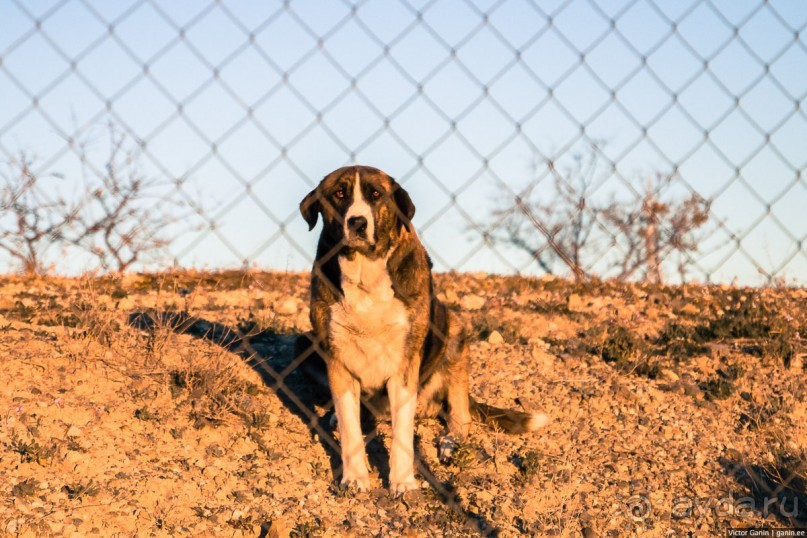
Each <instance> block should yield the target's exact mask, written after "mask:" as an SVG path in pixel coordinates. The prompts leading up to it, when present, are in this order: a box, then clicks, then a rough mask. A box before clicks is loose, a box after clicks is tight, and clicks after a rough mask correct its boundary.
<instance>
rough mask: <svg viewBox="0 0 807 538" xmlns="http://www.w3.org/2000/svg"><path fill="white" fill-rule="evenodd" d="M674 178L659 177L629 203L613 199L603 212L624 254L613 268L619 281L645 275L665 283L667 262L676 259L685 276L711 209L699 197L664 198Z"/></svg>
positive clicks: (644, 277)
mask: <svg viewBox="0 0 807 538" xmlns="http://www.w3.org/2000/svg"><path fill="white" fill-rule="evenodd" d="M674 178H675V176H667V175H662V174H656V176H655V177H654V178H653V180H651V181H648V182H647V183H646V184H645V187H644V189H643V191H642V194H641V197H640V198H639V199H638V200H634V201H633V202H632V203H628V204H619V203H617V202H613V201H612V202H611V203H610V204H608V205H607V206H605V207H604V208H602V209H601V211H600V212H599V213H600V216H601V218H602V220H603V222H604V223H606V226H607V227H608V229H610V230H612V233H613V236H614V241H615V243H617V244H619V245H620V246H621V248H622V251H623V253H622V256H620V259H619V260H618V261H617V262H615V263H614V264H613V267H614V269H615V270H616V273H615V277H616V278H617V279H618V280H630V279H634V278H636V277H637V276H641V277H642V278H643V280H646V281H648V282H661V281H662V270H661V267H662V263H663V262H664V261H665V260H668V259H672V258H673V257H676V256H677V270H678V272H679V274H680V275H681V277H682V279H683V278H684V276H685V274H686V265H687V263H688V262H689V261H691V255H692V253H693V252H695V251H697V250H698V245H697V240H696V235H695V232H696V230H698V229H699V228H701V227H702V226H703V225H704V224H706V222H707V221H708V220H709V209H710V205H709V202H708V201H707V200H704V199H703V198H702V197H701V196H700V195H698V194H697V193H693V194H691V195H690V196H688V197H687V198H685V199H684V200H676V201H662V200H660V199H659V192H660V191H661V189H662V187H663V186H665V185H667V184H669V183H670V182H672V181H673V180H674Z"/></svg>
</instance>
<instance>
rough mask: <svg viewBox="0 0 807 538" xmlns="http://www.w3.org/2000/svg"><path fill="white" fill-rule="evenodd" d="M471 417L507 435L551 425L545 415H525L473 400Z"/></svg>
mask: <svg viewBox="0 0 807 538" xmlns="http://www.w3.org/2000/svg"><path fill="white" fill-rule="evenodd" d="M471 415H472V416H473V417H475V418H476V419H478V420H479V421H481V422H484V423H485V424H487V425H488V426H491V427H493V428H498V429H500V430H503V431H505V432H507V433H526V432H532V431H535V430H537V429H538V428H541V427H543V426H545V425H546V424H548V423H549V416H547V415H546V414H544V413H525V412H523V411H516V410H515V409H501V408H499V407H493V406H492V405H488V404H486V403H483V402H479V401H476V400H475V399H473V398H471Z"/></svg>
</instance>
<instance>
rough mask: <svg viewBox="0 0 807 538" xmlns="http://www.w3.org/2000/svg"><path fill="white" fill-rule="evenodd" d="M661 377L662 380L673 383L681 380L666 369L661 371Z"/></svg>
mask: <svg viewBox="0 0 807 538" xmlns="http://www.w3.org/2000/svg"><path fill="white" fill-rule="evenodd" d="M661 375H662V376H664V379H666V380H667V381H671V382H673V383H675V382H676V381H678V380H679V379H681V378H680V377H679V375H678V374H676V373H675V372H673V371H672V370H670V369H667V368H665V369H663V370H662V371H661Z"/></svg>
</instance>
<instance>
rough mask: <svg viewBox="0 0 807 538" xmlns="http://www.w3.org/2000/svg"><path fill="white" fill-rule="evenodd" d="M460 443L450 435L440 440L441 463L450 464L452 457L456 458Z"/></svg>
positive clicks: (438, 453) (439, 455)
mask: <svg viewBox="0 0 807 538" xmlns="http://www.w3.org/2000/svg"><path fill="white" fill-rule="evenodd" d="M458 446H459V443H458V442H457V440H456V439H454V438H453V437H451V436H450V435H445V436H443V437H441V438H440V446H439V448H438V450H437V457H438V458H439V459H440V462H441V463H449V462H450V461H451V457H452V456H454V451H455V450H457V447H458Z"/></svg>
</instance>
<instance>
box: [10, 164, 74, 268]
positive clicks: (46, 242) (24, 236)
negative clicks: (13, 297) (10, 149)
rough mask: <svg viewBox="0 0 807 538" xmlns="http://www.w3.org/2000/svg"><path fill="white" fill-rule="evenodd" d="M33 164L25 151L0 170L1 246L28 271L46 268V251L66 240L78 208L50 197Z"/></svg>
mask: <svg viewBox="0 0 807 538" xmlns="http://www.w3.org/2000/svg"><path fill="white" fill-rule="evenodd" d="M31 166H32V159H31V158H30V157H29V156H28V155H27V154H25V153H23V154H21V155H20V156H19V158H17V159H15V160H14V161H12V162H10V163H6V166H4V167H3V170H2V173H0V175H2V182H3V183H2V186H1V187H0V249H2V250H4V251H5V252H6V253H8V254H9V255H10V256H11V257H12V258H13V259H14V260H15V261H16V262H17V264H18V266H19V267H20V269H21V270H22V272H24V273H26V274H35V273H41V272H43V271H44V270H45V267H44V255H45V252H46V251H47V250H48V249H49V248H50V247H52V246H53V245H54V244H56V243H59V242H62V241H64V240H65V233H66V232H67V230H68V229H69V228H70V227H71V226H72V225H73V223H74V222H75V219H76V215H77V212H78V207H76V206H74V205H70V204H68V203H67V202H66V201H65V200H64V199H61V198H58V197H57V198H52V197H50V196H49V195H48V194H47V193H46V190H45V189H43V187H42V182H41V180H40V178H39V177H37V176H36V175H35V174H34V173H33V172H32V171H31ZM48 179H50V180H53V179H57V178H55V177H50V178H48Z"/></svg>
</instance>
